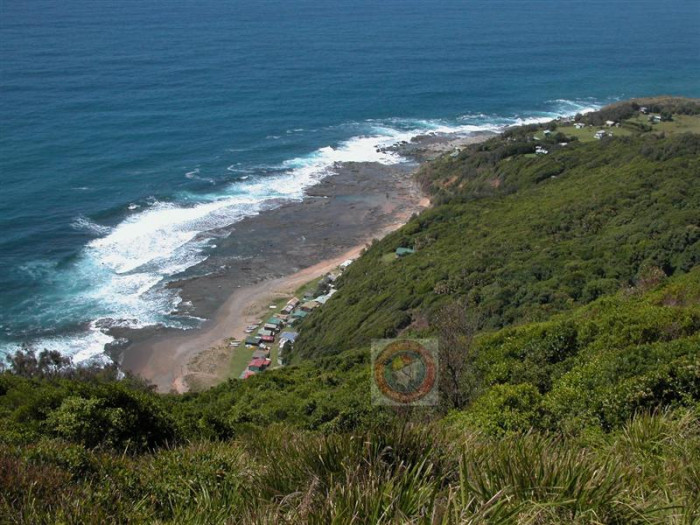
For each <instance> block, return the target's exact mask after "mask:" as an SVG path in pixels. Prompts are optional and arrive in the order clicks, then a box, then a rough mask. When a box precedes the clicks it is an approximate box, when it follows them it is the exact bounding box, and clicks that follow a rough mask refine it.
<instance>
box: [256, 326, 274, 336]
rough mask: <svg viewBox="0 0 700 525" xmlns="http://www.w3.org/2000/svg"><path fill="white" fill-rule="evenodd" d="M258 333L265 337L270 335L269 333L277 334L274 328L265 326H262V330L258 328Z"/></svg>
mask: <svg viewBox="0 0 700 525" xmlns="http://www.w3.org/2000/svg"><path fill="white" fill-rule="evenodd" d="M258 335H259V336H260V337H265V336H269V335H275V332H273V331H272V330H267V329H265V328H261V329H260V330H258Z"/></svg>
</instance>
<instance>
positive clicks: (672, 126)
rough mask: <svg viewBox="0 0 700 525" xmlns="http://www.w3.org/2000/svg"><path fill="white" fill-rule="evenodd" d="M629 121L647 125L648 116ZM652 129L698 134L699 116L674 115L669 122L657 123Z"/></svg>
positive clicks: (640, 116) (699, 128)
mask: <svg viewBox="0 0 700 525" xmlns="http://www.w3.org/2000/svg"><path fill="white" fill-rule="evenodd" d="M629 120H630V121H632V122H643V123H645V124H649V116H648V115H639V116H638V117H635V118H633V119H629ZM652 129H653V130H654V131H657V132H659V131H663V132H665V133H700V115H674V116H673V120H672V121H671V122H658V123H656V124H653V125H652Z"/></svg>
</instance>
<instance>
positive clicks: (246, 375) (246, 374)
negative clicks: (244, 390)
mask: <svg viewBox="0 0 700 525" xmlns="http://www.w3.org/2000/svg"><path fill="white" fill-rule="evenodd" d="M254 375H255V372H253V371H252V370H249V369H247V368H246V369H245V370H243V373H242V374H241V375H240V379H248V378H249V377H250V376H254Z"/></svg>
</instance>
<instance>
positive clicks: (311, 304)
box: [292, 301, 321, 315]
mask: <svg viewBox="0 0 700 525" xmlns="http://www.w3.org/2000/svg"><path fill="white" fill-rule="evenodd" d="M319 306H321V305H320V304H318V303H317V302H316V301H307V302H305V303H304V304H302V305H301V306H300V308H301V309H302V310H303V311H304V312H312V311H314V310H315V309H316V308H318V307H319ZM292 315H294V314H292Z"/></svg>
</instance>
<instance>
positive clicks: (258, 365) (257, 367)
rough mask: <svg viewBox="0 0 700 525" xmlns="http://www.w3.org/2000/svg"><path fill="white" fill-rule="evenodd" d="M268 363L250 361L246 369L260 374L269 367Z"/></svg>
mask: <svg viewBox="0 0 700 525" xmlns="http://www.w3.org/2000/svg"><path fill="white" fill-rule="evenodd" d="M270 362H271V361H270V360H269V359H252V360H251V361H250V363H248V369H249V370H252V371H253V372H262V371H263V370H265V369H266V368H267V367H268V366H270Z"/></svg>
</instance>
